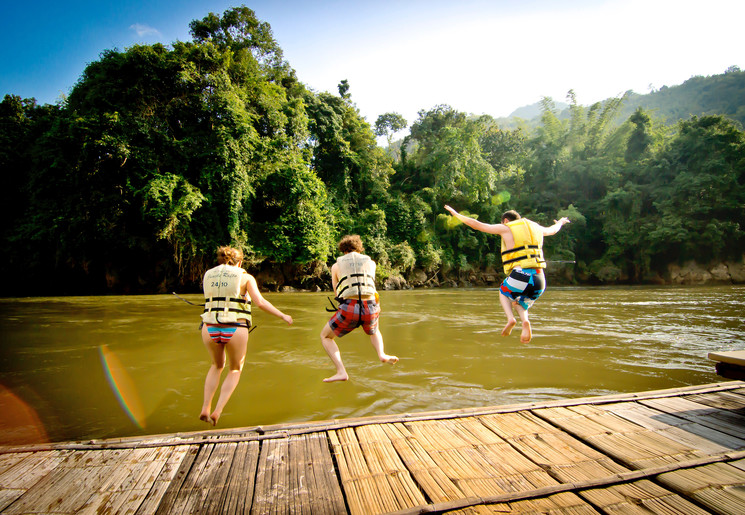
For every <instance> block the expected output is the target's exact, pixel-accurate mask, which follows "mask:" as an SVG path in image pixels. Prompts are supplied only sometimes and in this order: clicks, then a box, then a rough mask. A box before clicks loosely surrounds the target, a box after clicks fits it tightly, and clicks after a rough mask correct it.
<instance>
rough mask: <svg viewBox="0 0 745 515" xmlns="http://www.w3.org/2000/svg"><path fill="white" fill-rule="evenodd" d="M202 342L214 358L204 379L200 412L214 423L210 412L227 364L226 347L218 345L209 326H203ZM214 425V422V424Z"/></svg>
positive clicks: (205, 420)
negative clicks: (208, 329) (209, 331)
mask: <svg viewBox="0 0 745 515" xmlns="http://www.w3.org/2000/svg"><path fill="white" fill-rule="evenodd" d="M202 342H203V343H204V346H205V347H206V348H207V352H209V353H210V357H211V358H212V365H211V366H210V369H209V371H208V372H207V377H206V378H205V380H204V402H203V403H202V412H201V413H200V414H199V420H202V421H204V422H208V423H210V424H213V422H212V419H211V418H210V412H211V411H212V398H213V397H214V396H215V392H216V391H217V386H218V385H219V384H220V375H221V374H222V369H223V367H224V366H225V349H224V348H223V346H222V345H218V344H216V343H215V342H213V341H212V338H210V335H209V333H208V332H207V326H206V325H205V326H202ZM213 425H214V424H213Z"/></svg>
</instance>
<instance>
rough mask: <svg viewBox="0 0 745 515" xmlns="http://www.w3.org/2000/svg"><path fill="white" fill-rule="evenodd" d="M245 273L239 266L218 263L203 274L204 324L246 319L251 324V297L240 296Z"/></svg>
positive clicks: (230, 322)
mask: <svg viewBox="0 0 745 515" xmlns="http://www.w3.org/2000/svg"><path fill="white" fill-rule="evenodd" d="M245 273H247V272H246V271H245V270H243V269H242V268H240V267H237V266H232V265H218V266H216V267H215V268H210V269H209V270H207V272H205V274H204V280H203V281H202V288H203V289H204V300H205V302H204V313H202V321H203V322H204V323H205V324H234V323H236V322H238V320H244V319H245V320H246V321H247V322H248V325H251V298H250V297H249V296H248V293H247V294H246V297H245V298H242V297H241V279H242V277H243V274H245Z"/></svg>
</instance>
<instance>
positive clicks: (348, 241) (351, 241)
mask: <svg viewBox="0 0 745 515" xmlns="http://www.w3.org/2000/svg"><path fill="white" fill-rule="evenodd" d="M339 250H340V251H341V252H342V253H344V254H346V253H347V252H359V253H360V254H362V253H363V252H365V247H363V246H362V239H361V238H360V236H359V235H358V234H347V235H346V236H344V237H343V238H342V239H341V241H339Z"/></svg>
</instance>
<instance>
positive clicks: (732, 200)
mask: <svg viewBox="0 0 745 515" xmlns="http://www.w3.org/2000/svg"><path fill="white" fill-rule="evenodd" d="M190 27H191V31H192V36H193V40H192V41H190V42H177V43H174V44H173V45H172V46H171V47H166V46H164V45H161V44H155V45H136V46H134V47H131V48H129V49H126V50H124V51H118V50H107V51H105V52H103V53H102V55H101V57H100V59H99V60H98V61H96V62H93V63H91V64H90V65H89V66H88V67H87V68H86V70H85V72H84V73H83V75H82V77H81V78H80V80H79V82H78V83H77V84H76V86H75V87H74V88H73V90H72V92H71V93H70V95H69V97H68V98H67V99H66V100H65V101H64V102H62V103H60V104H59V105H54V106H52V105H37V104H36V102H35V101H34V100H33V99H21V98H19V97H16V96H13V95H7V96H6V97H5V99H4V100H3V101H2V103H0V169H1V170H2V177H3V181H4V187H3V188H2V193H1V194H2V202H0V206H2V207H1V209H2V210H3V215H4V218H5V224H4V225H3V228H2V239H3V245H2V260H1V261H0V262H1V263H2V266H3V269H4V270H3V271H4V272H5V277H6V278H7V279H6V281H5V283H4V289H3V292H2V293H3V294H45V295H47V294H70V293H104V292H131V293H134V292H143V293H147V292H163V291H170V290H172V289H181V290H182V291H183V290H188V289H189V288H192V289H194V288H197V287H198V285H199V281H200V280H201V274H202V273H203V271H204V270H205V269H206V268H207V267H208V266H209V265H211V264H212V262H213V256H214V250H215V248H216V247H217V246H218V245H223V244H232V245H234V246H238V247H240V248H242V249H243V250H244V252H245V254H246V256H247V266H248V268H250V269H252V270H259V269H261V268H263V267H267V266H285V267H287V266H289V267H294V268H293V270H295V271H296V272H297V271H298V270H317V269H318V265H319V264H322V263H326V262H329V261H330V260H332V259H335V255H336V249H335V244H336V241H337V240H338V238H339V237H340V236H341V235H343V234H347V233H358V234H360V235H361V236H362V238H363V241H364V242H365V247H366V251H367V252H368V253H369V254H370V255H371V256H372V257H373V258H374V259H376V260H377V261H378V263H379V275H380V276H381V278H385V277H386V276H389V275H395V274H406V273H407V272H410V271H412V270H414V269H419V270H423V271H425V272H428V275H431V274H432V273H434V272H437V271H439V272H440V273H448V272H451V271H452V272H462V271H469V270H473V269H490V268H496V269H499V263H500V257H499V241H498V239H497V238H493V237H488V236H487V235H485V234H482V233H477V232H475V231H471V230H468V229H466V228H465V227H463V226H459V225H457V224H454V219H453V218H451V217H449V216H446V214H445V212H444V211H443V205H444V204H446V203H448V204H450V205H452V206H454V207H455V208H456V209H459V210H461V211H463V212H466V213H471V214H473V216H478V217H479V219H480V220H482V221H486V222H489V223H497V222H498V221H499V218H500V214H501V213H502V212H503V211H505V210H507V209H517V210H518V211H519V212H520V213H521V214H522V215H523V216H527V217H528V218H531V219H533V220H536V221H537V222H539V223H543V224H544V225H547V224H551V223H552V221H553V220H554V219H557V218H559V217H561V216H568V217H569V218H570V219H571V220H572V222H573V223H572V224H571V225H570V226H567V228H565V230H563V231H561V232H560V233H559V234H558V235H557V236H555V237H552V238H549V239H547V241H546V254H547V257H548V258H549V259H557V260H576V262H577V265H576V270H577V271H578V272H579V273H578V274H577V277H582V278H585V279H586V280H588V281H594V282H613V281H629V282H641V281H644V280H645V279H647V278H649V277H650V276H652V275H654V274H656V273H662V272H663V271H664V268H665V267H666V266H667V265H668V264H669V263H671V262H676V261H685V260H688V259H695V260H699V261H701V262H708V261H713V260H728V259H740V258H741V257H742V255H743V252H744V251H745V232H744V231H745V230H744V228H743V226H742V223H743V220H745V135H744V133H743V131H742V128H741V127H740V126H739V125H738V124H737V123H736V122H733V121H732V120H731V119H730V118H727V117H725V116H722V115H719V114H710V115H705V116H700V117H695V116H694V117H689V118H687V119H685V120H683V121H682V122H680V123H679V124H678V125H677V126H675V127H669V126H666V125H665V124H664V123H662V122H661V121H659V120H658V119H657V118H655V117H653V116H652V115H653V113H649V112H647V111H645V110H644V109H642V108H638V109H637V110H636V111H635V112H633V113H632V114H631V115H630V116H628V118H627V119H625V120H620V121H619V120H618V119H617V118H618V115H619V112H621V111H622V109H623V106H624V105H625V102H626V100H627V98H626V96H622V97H619V98H615V99H611V100H609V101H606V102H604V103H598V104H595V105H593V106H590V107H583V106H581V105H579V104H578V103H577V102H576V99H575V96H574V93H573V92H570V93H569V95H568V98H567V101H568V102H569V105H570V107H569V117H568V118H563V117H562V118H560V117H559V116H558V112H557V110H556V108H555V107H554V102H553V100H552V99H550V98H545V99H544V100H543V102H542V113H543V114H542V120H541V121H542V123H541V125H540V126H539V127H538V128H536V129H535V130H532V129H531V130H528V129H525V128H522V129H512V130H507V129H504V128H500V126H499V125H498V123H497V121H496V120H495V119H493V118H491V117H490V116H470V115H468V114H466V113H462V112H458V111H456V110H454V109H452V108H450V107H449V106H446V105H439V106H435V107H433V108H432V109H430V110H426V111H425V110H422V111H420V112H419V114H418V119H417V120H415V121H414V122H413V123H412V124H411V126H410V135H408V136H407V137H406V138H405V139H404V141H403V142H402V144H401V145H400V147H399V151H398V152H396V153H394V152H392V151H391V148H390V145H389V149H388V151H386V149H383V148H381V147H379V146H378V144H377V142H376V139H375V136H376V135H378V136H387V137H388V138H389V142H390V141H391V136H392V134H393V133H395V132H396V131H399V130H401V129H402V128H405V127H406V126H407V121H406V120H403V118H402V117H401V116H400V115H398V114H396V113H386V114H385V115H382V116H381V117H380V118H379V119H378V121H377V122H376V123H375V126H374V128H373V127H371V126H370V124H369V123H368V122H367V121H366V120H365V119H364V118H362V117H361V115H360V113H359V111H358V110H357V108H356V107H355V105H354V103H353V101H352V95H351V92H350V91H351V88H350V85H349V84H348V83H347V82H346V81H342V82H341V83H340V84H339V91H338V95H337V94H332V93H329V92H322V93H318V92H314V91H311V90H309V89H308V88H306V87H305V86H304V85H303V84H302V82H301V81H300V79H299V78H298V77H296V75H295V71H294V70H293V69H292V68H291V66H290V64H289V63H287V62H286V61H285V59H284V57H283V54H282V50H281V49H280V48H279V46H278V44H277V43H276V41H275V40H274V39H273V36H272V32H271V29H270V27H269V25H268V24H266V23H263V22H260V21H259V20H257V19H256V17H255V15H254V13H253V11H251V10H250V9H248V8H246V7H241V8H235V9H230V10H228V11H226V12H225V13H224V14H223V15H222V16H218V15H215V14H210V15H208V16H207V17H205V18H204V19H203V20H195V21H194V22H192V24H191V26H190ZM744 73H745V72H741V71H739V70H728V74H737V75H743V74H744ZM740 109H741V106H740ZM303 280H304V278H303V277H296V278H295V283H296V284H297V285H300V286H302V285H303V284H302V283H303Z"/></svg>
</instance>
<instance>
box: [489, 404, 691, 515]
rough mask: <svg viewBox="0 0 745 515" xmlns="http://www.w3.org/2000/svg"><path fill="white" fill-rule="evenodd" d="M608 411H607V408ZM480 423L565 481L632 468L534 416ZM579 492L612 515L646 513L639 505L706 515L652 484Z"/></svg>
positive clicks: (492, 418) (498, 417)
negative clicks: (497, 432)
mask: <svg viewBox="0 0 745 515" xmlns="http://www.w3.org/2000/svg"><path fill="white" fill-rule="evenodd" d="M603 409H607V407H605V406H603ZM516 418H517V419H520V420H519V421H518V422H519V423H515V424H512V423H511V422H512V420H513V419H516ZM481 421H482V423H484V424H485V425H486V426H487V427H492V426H495V427H496V428H497V429H498V430H499V431H500V432H501V436H502V437H503V438H505V439H506V440H507V441H509V442H510V443H511V444H512V445H513V446H515V447H516V448H517V449H518V450H519V451H520V452H521V453H522V454H524V455H525V456H527V457H528V458H530V459H531V460H532V461H534V462H536V463H539V464H541V466H542V467H543V468H544V469H546V470H547V471H548V472H549V473H550V474H551V476H552V477H554V478H555V479H557V480H558V481H560V482H562V483H573V482H579V481H583V480H591V479H594V478H598V477H604V476H610V475H613V474H618V473H623V472H625V471H627V470H628V469H626V468H624V467H622V466H621V465H619V464H617V463H616V462H614V461H612V460H610V459H609V458H608V457H607V456H605V455H603V454H601V453H599V452H597V451H595V450H594V449H591V448H590V447H588V446H587V445H585V444H584V443H582V442H581V441H579V440H576V439H574V438H573V437H571V436H570V435H567V434H566V433H563V432H562V431H560V430H558V429H557V428H555V427H553V426H551V425H548V424H546V423H545V422H544V421H542V420H540V419H538V418H537V417H535V416H534V415H532V414H531V413H520V414H505V415H490V416H486V417H481ZM531 421H533V422H534V425H532V426H531V425H530V424H529V422H531ZM578 494H579V496H580V497H581V498H583V499H586V500H588V501H589V502H590V503H591V504H593V505H594V506H596V507H598V508H602V510H603V511H604V512H607V513H612V512H618V513H633V512H634V511H639V512H642V511H643V510H641V509H639V508H638V507H639V506H644V509H645V510H649V511H652V512H657V513H676V512H677V513H700V512H701V510H698V509H697V508H696V507H695V505H693V504H691V503H690V502H689V501H687V500H685V499H683V498H681V497H680V496H678V495H676V494H674V493H672V492H669V491H667V490H664V489H662V488H661V487H658V486H656V485H654V484H653V483H651V482H650V481H637V482H634V483H632V484H628V485H615V486H611V487H609V488H603V489H593V490H582V491H579V492H578ZM686 510H687V511H686Z"/></svg>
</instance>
